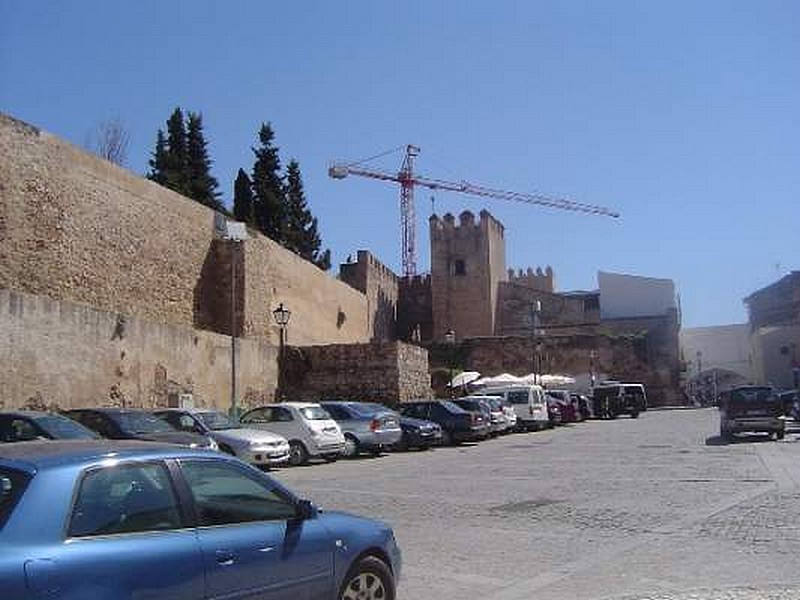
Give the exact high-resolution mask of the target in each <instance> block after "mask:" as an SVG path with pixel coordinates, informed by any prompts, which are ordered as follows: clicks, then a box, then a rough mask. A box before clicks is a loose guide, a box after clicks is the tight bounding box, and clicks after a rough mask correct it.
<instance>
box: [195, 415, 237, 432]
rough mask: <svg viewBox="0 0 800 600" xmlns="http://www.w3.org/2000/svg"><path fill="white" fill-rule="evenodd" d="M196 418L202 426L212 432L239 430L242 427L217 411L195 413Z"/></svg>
mask: <svg viewBox="0 0 800 600" xmlns="http://www.w3.org/2000/svg"><path fill="white" fill-rule="evenodd" d="M197 416H198V417H199V419H200V420H201V421H202V422H203V425H205V426H206V427H208V428H209V429H211V430H212V431H222V430H223V429H241V427H242V426H241V425H239V424H238V423H236V422H235V421H233V420H232V419H230V417H228V415H226V414H224V413H221V412H217V411H209V412H201V413H197Z"/></svg>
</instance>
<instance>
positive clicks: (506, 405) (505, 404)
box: [494, 396, 517, 432]
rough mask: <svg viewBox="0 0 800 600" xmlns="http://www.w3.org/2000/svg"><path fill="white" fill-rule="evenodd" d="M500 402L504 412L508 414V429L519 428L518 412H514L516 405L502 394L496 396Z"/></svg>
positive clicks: (514, 429)
mask: <svg viewBox="0 0 800 600" xmlns="http://www.w3.org/2000/svg"><path fill="white" fill-rule="evenodd" d="M494 397H495V398H497V400H498V402H500V407H501V408H502V409H503V414H504V415H505V416H506V423H508V431H509V432H511V431H516V430H517V413H516V412H514V407H513V406H512V404H511V402H509V401H508V400H506V399H505V398H503V397H502V396H494Z"/></svg>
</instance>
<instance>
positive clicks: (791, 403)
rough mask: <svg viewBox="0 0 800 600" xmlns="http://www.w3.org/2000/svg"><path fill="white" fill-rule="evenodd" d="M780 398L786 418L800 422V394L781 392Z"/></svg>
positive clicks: (789, 391) (787, 391) (790, 391)
mask: <svg viewBox="0 0 800 600" xmlns="http://www.w3.org/2000/svg"><path fill="white" fill-rule="evenodd" d="M778 398H779V399H780V401H781V405H782V406H783V414H784V416H786V417H789V418H791V419H794V420H795V421H800V392H797V391H796V390H786V391H785V392H780V393H779V394H778Z"/></svg>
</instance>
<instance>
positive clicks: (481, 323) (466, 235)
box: [430, 210, 506, 341]
mask: <svg viewBox="0 0 800 600" xmlns="http://www.w3.org/2000/svg"><path fill="white" fill-rule="evenodd" d="M430 234H431V296H432V304H433V337H434V340H436V341H442V340H444V336H445V333H446V332H447V331H448V330H451V329H452V330H453V331H454V332H455V334H456V337H457V338H458V339H461V338H465V337H475V336H487V335H494V332H495V319H496V311H497V290H498V284H499V283H500V282H501V281H505V279H506V248H505V239H504V232H503V225H502V223H500V221H498V220H497V219H495V218H494V217H493V216H492V215H491V214H489V212H488V211H486V210H482V211H481V212H480V220H479V221H478V222H476V221H475V215H474V214H472V213H471V212H469V211H464V212H462V213H461V215H459V218H458V223H456V219H455V217H454V216H453V215H452V214H450V213H448V214H446V215H444V217H442V218H439V217H438V216H436V215H432V216H431V218H430Z"/></svg>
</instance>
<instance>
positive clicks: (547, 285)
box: [508, 265, 556, 293]
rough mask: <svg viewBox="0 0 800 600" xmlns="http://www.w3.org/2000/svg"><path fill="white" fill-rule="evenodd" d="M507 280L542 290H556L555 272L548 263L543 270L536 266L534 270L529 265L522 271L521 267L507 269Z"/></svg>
mask: <svg viewBox="0 0 800 600" xmlns="http://www.w3.org/2000/svg"><path fill="white" fill-rule="evenodd" d="M508 282H509V283H513V284H515V285H521V286H525V287H529V288H531V289H534V290H539V291H542V292H550V293H553V292H555V291H556V279H555V274H554V273H553V268H552V267H551V266H550V265H547V266H546V267H545V268H544V270H542V268H541V267H536V270H535V271H534V270H533V269H532V268H531V267H528V268H527V269H525V270H524V271H523V270H522V269H518V270H517V271H514V269H509V270H508Z"/></svg>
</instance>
